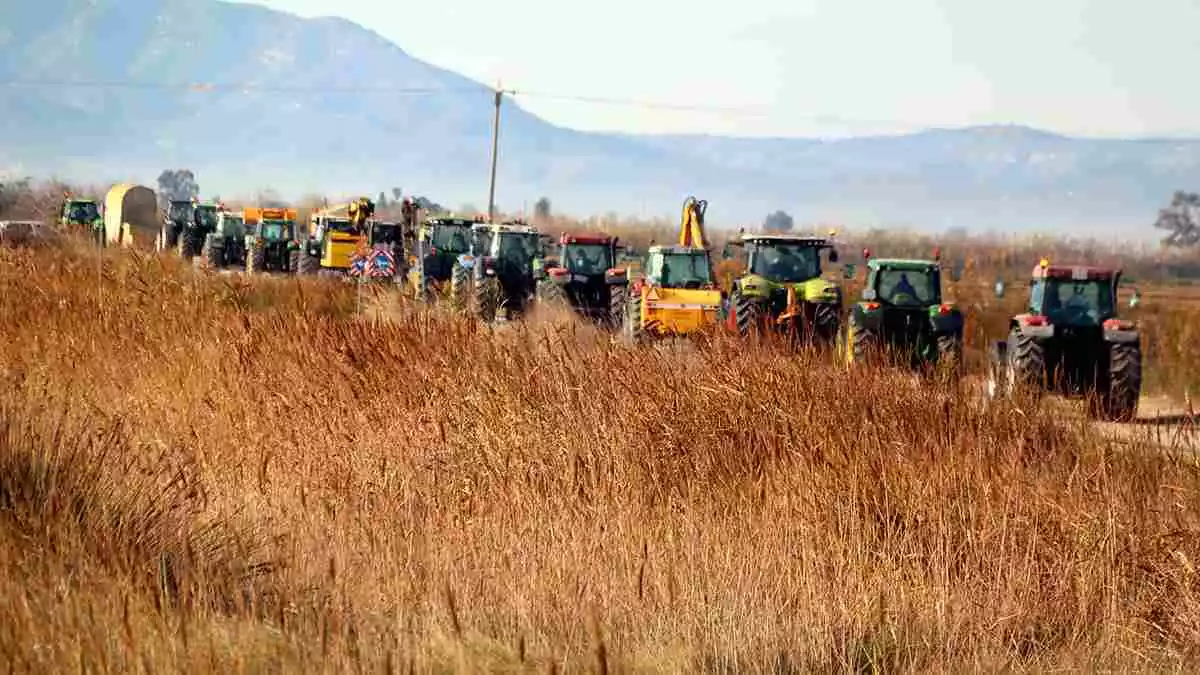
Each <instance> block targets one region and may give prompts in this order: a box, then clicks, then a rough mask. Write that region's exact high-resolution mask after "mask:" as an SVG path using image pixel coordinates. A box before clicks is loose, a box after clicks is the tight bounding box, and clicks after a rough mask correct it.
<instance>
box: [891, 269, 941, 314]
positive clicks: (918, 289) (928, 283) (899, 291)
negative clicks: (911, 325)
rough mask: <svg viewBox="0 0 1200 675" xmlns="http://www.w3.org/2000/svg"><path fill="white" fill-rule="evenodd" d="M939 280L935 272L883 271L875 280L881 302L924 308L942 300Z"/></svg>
mask: <svg viewBox="0 0 1200 675" xmlns="http://www.w3.org/2000/svg"><path fill="white" fill-rule="evenodd" d="M940 291H941V288H940V286H939V279H938V275H937V272H935V271H933V270H919V269H918V270H892V269H881V270H879V272H878V273H877V276H876V280H875V292H876V293H877V294H878V297H879V299H880V300H882V301H884V302H887V303H890V304H893V305H900V306H909V307H922V306H925V305H931V304H933V303H935V302H939V301H940V300H941V298H940V295H941V293H940Z"/></svg>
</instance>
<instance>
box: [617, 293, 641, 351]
mask: <svg viewBox="0 0 1200 675" xmlns="http://www.w3.org/2000/svg"><path fill="white" fill-rule="evenodd" d="M621 334H622V335H624V337H625V340H626V341H628V342H629V343H631V344H640V343H641V342H644V341H645V339H646V329H645V327H644V326H643V325H642V296H641V294H640V293H633V294H631V295H629V296H628V297H627V298H626V301H625V311H624V312H623V321H622V325H621Z"/></svg>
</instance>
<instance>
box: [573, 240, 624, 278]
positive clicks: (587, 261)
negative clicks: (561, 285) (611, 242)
mask: <svg viewBox="0 0 1200 675" xmlns="http://www.w3.org/2000/svg"><path fill="white" fill-rule="evenodd" d="M562 265H563V266H565V267H566V268H567V269H569V270H571V271H572V272H574V273H576V274H589V275H591V274H603V273H604V272H605V271H606V270H608V269H610V268H612V267H613V260H612V251H611V250H610V249H609V247H608V246H606V245H604V244H567V246H566V248H565V249H564V250H563V255H562Z"/></svg>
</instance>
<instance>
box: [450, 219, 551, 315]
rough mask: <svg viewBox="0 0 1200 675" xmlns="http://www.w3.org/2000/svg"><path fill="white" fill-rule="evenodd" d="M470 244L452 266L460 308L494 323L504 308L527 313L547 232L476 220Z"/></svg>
mask: <svg viewBox="0 0 1200 675" xmlns="http://www.w3.org/2000/svg"><path fill="white" fill-rule="evenodd" d="M471 239H472V241H471V248H470V250H469V251H468V252H467V253H464V254H462V255H460V256H458V258H457V259H456V260H455V261H454V264H453V266H452V268H451V270H450V297H451V301H452V302H453V304H454V305H455V306H457V307H462V306H464V305H466V306H467V307H468V308H469V310H470V312H471V313H472V314H475V315H477V316H478V317H479V318H481V319H483V320H484V321H491V320H493V319H495V318H496V316H497V315H498V314H500V313H501V312H503V314H504V316H505V318H508V319H511V318H514V317H516V316H519V315H521V314H523V313H525V312H526V311H527V310H528V309H529V306H530V305H531V304H532V301H533V299H534V297H535V290H536V282H537V278H538V276H539V275H538V270H539V269H541V267H542V262H543V261H542V257H543V256H542V234H541V233H540V232H538V231H537V229H535V228H533V227H530V226H528V225H525V224H523V223H502V224H483V223H480V224H477V225H475V226H474V227H472V238H471Z"/></svg>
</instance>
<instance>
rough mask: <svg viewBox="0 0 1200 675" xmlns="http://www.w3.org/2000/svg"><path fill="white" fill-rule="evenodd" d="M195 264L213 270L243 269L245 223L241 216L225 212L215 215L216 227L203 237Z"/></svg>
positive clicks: (244, 262)
mask: <svg viewBox="0 0 1200 675" xmlns="http://www.w3.org/2000/svg"><path fill="white" fill-rule="evenodd" d="M195 262H196V263H197V264H198V265H203V266H206V267H209V268H211V269H214V270H220V269H227V268H238V269H241V268H243V267H245V265H246V223H245V221H244V220H243V219H242V214H240V213H233V212H231V211H225V210H222V211H219V212H218V213H217V224H216V227H215V228H214V229H213V231H212V232H209V233H208V234H207V235H205V237H204V244H203V245H202V246H201V247H200V254H199V255H198V256H197V257H196V258H195Z"/></svg>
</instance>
